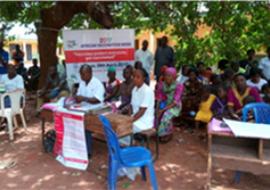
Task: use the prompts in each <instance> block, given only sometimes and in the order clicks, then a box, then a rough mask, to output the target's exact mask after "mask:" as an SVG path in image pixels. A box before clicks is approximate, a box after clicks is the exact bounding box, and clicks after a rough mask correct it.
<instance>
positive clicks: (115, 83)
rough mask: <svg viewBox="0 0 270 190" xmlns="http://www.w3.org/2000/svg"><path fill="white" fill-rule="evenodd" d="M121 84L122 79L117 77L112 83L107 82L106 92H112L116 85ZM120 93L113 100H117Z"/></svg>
mask: <svg viewBox="0 0 270 190" xmlns="http://www.w3.org/2000/svg"><path fill="white" fill-rule="evenodd" d="M117 86H120V81H119V80H118V79H115V80H114V81H113V82H112V83H110V82H107V83H106V94H112V93H113V90H114V88H115V87H117ZM118 95H119V94H117V95H116V97H113V98H112V99H111V100H117V98H118Z"/></svg>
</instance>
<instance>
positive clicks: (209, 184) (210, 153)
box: [207, 134, 212, 189]
mask: <svg viewBox="0 0 270 190" xmlns="http://www.w3.org/2000/svg"><path fill="white" fill-rule="evenodd" d="M211 147H212V135H211V134H208V161H207V189H210V188H211V178H212V152H211Z"/></svg>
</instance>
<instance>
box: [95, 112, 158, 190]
mask: <svg viewBox="0 0 270 190" xmlns="http://www.w3.org/2000/svg"><path fill="white" fill-rule="evenodd" d="M99 119H100V121H101V122H102V124H103V129H104V132H105V136H106V139H107V145H108V149H109V169H108V170H109V173H108V189H109V190H115V189H116V182H117V171H118V169H119V168H122V167H140V168H141V172H142V178H143V180H146V175H145V167H148V169H149V173H150V180H151V183H152V188H153V189H154V190H158V185H157V180H156V174H155V170H154V166H153V163H152V155H151V153H150V151H149V150H147V149H146V148H144V147H127V148H120V146H119V142H118V137H117V135H116V134H115V133H114V131H113V130H112V127H111V124H110V122H109V120H108V119H107V118H106V117H105V116H102V115H100V116H99Z"/></svg>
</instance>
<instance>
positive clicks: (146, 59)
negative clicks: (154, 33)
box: [135, 40, 154, 76]
mask: <svg viewBox="0 0 270 190" xmlns="http://www.w3.org/2000/svg"><path fill="white" fill-rule="evenodd" d="M147 48H148V41H147V40H144V41H143V43H142V49H138V50H137V51H136V53H135V62H136V61H140V62H141V63H142V66H143V68H144V69H145V70H146V72H147V73H148V75H149V76H150V74H151V68H152V66H153V63H154V56H153V54H152V53H151V52H150V51H149V50H148V49H147Z"/></svg>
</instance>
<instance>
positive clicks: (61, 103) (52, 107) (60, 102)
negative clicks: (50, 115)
mask: <svg viewBox="0 0 270 190" xmlns="http://www.w3.org/2000/svg"><path fill="white" fill-rule="evenodd" d="M64 100H65V98H64V97H62V98H60V99H59V100H58V101H57V102H50V103H45V104H43V105H42V106H41V109H48V110H52V111H55V110H56V109H58V108H61V107H63V106H64Z"/></svg>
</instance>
